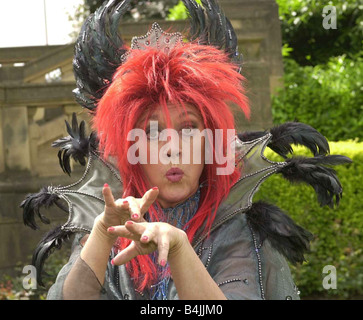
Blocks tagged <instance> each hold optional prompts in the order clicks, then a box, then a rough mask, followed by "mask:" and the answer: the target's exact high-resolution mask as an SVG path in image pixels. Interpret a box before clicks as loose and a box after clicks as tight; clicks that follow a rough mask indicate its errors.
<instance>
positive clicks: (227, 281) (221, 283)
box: [217, 278, 242, 287]
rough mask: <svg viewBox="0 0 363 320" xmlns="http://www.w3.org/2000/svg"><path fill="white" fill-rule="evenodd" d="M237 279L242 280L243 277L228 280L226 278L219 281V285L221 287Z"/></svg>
mask: <svg viewBox="0 0 363 320" xmlns="http://www.w3.org/2000/svg"><path fill="white" fill-rule="evenodd" d="M236 281H242V279H240V278H233V279H228V280H225V281H223V282H220V283H217V286H218V287H220V286H223V285H224V284H227V283H231V282H236Z"/></svg>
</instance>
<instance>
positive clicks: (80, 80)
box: [73, 0, 131, 112]
mask: <svg viewBox="0 0 363 320" xmlns="http://www.w3.org/2000/svg"><path fill="white" fill-rule="evenodd" d="M130 1H131V0H124V1H122V2H121V3H119V1H115V0H111V1H105V2H104V3H103V4H102V6H100V7H99V8H98V9H97V10H96V12H95V13H94V14H91V15H90V16H89V17H88V18H87V19H86V21H85V23H84V24H83V26H82V28H81V31H80V34H79V37H78V39H77V41H76V45H75V54H74V60H73V71H74V75H75V78H76V84H77V89H78V90H77V89H76V90H73V93H74V95H75V98H76V100H77V102H78V103H80V104H81V105H82V106H84V107H85V108H87V109H89V110H91V111H92V112H94V111H95V109H96V105H97V101H98V100H99V99H100V98H101V97H102V95H103V93H104V91H105V90H106V88H107V87H108V85H109V84H110V82H111V81H112V76H113V74H114V72H115V71H116V69H117V67H118V66H119V65H120V64H121V56H122V55H123V54H124V53H125V52H126V51H127V49H126V45H125V43H124V41H123V40H122V38H121V36H120V34H119V32H118V27H119V24H120V21H121V18H122V16H123V15H124V14H125V12H126V10H128V8H129V4H130Z"/></svg>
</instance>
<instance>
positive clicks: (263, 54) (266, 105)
mask: <svg viewBox="0 0 363 320" xmlns="http://www.w3.org/2000/svg"><path fill="white" fill-rule="evenodd" d="M220 3H221V6H222V8H223V10H224V12H225V14H226V16H227V17H228V18H229V19H230V20H231V22H232V25H233V26H234V28H235V31H236V33H237V36H238V39H239V50H240V52H242V53H243V55H244V61H245V64H244V68H243V74H244V76H245V77H246V78H247V80H248V88H247V89H248V96H249V98H250V102H251V109H252V117H251V121H250V122H247V121H246V120H244V119H243V117H241V116H240V115H238V116H236V120H237V125H238V129H239V130H255V129H257V130H261V129H267V128H269V127H270V126H271V125H272V117H271V108H270V95H271V92H273V90H275V88H276V87H277V86H278V85H279V80H280V78H281V76H282V73H283V69H282V57H281V34H280V23H279V20H278V8H277V5H276V3H275V1H274V0H234V1H233V0H220ZM152 22H153V21H150V22H143V23H138V24H134V23H125V24H123V25H122V26H121V28H120V30H121V32H122V35H123V37H124V39H125V40H126V41H129V40H130V39H131V36H135V35H143V34H145V33H146V32H147V30H148V29H149V27H150V26H151V23H152ZM159 23H160V25H161V27H162V28H164V29H166V28H167V27H169V26H170V25H172V26H173V28H174V30H175V31H182V30H183V29H185V27H186V24H185V22H183V21H179V22H164V21H160V22H159ZM72 58H73V44H70V45H64V46H46V47H27V48H0V64H1V67H0V278H1V275H2V273H14V266H15V264H16V263H18V262H19V263H22V264H24V265H25V264H30V261H29V257H30V255H31V254H32V251H33V249H34V247H35V246H36V244H37V243H38V241H39V240H40V239H41V236H42V234H43V232H44V231H45V230H48V227H46V226H42V229H41V230H39V231H33V230H31V229H30V228H28V227H25V226H24V225H23V223H22V211H21V209H20V208H19V204H20V202H21V201H22V200H23V199H24V197H25V195H26V194H28V193H34V192H37V191H38V190H39V189H40V188H41V187H42V186H44V185H49V184H54V185H56V184H62V185H66V184H69V183H71V182H72V181H75V180H76V178H77V175H80V174H81V169H80V168H79V167H77V166H76V167H75V169H76V173H75V174H74V175H72V177H71V178H69V177H67V176H65V175H64V173H63V172H62V170H61V169H60V167H59V164H58V159H57V150H55V149H53V148H51V147H50V144H51V143H52V142H53V141H54V140H56V139H58V138H59V137H62V136H66V135H67V133H66V130H65V125H64V120H66V119H68V120H70V118H71V114H72V112H77V114H78V115H79V117H80V118H81V119H85V120H86V121H87V122H88V119H89V118H88V116H87V115H86V114H85V113H82V109H81V108H80V107H79V106H78V105H77V104H76V103H75V101H74V98H73V95H72V90H73V89H74V88H75V83H74V78H73V73H72V65H71V62H72ZM14 63H23V65H20V66H17V67H15V66H14V65H13V64H14ZM54 70H56V72H58V73H59V72H61V78H60V79H53V81H51V82H49V81H48V82H47V81H46V79H47V78H46V77H47V76H46V75H48V76H49V74H50V73H51V72H54ZM48 79H49V77H48ZM64 219H65V217H64V215H62V214H60V213H59V212H57V211H56V210H55V211H54V212H52V213H51V220H52V224H53V225H55V224H58V223H61V222H62V221H63V220H64Z"/></svg>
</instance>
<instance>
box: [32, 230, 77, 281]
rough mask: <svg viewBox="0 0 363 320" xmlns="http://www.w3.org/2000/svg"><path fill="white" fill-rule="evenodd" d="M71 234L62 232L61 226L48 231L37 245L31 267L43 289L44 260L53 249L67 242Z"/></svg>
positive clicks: (59, 247)
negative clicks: (34, 269) (35, 271)
mask: <svg viewBox="0 0 363 320" xmlns="http://www.w3.org/2000/svg"><path fill="white" fill-rule="evenodd" d="M71 234H72V233H71V232H69V231H63V230H62V228H61V226H58V227H56V228H55V229H53V230H51V231H49V232H48V233H47V234H46V235H45V236H44V237H43V238H42V240H41V241H40V242H39V243H38V245H37V247H36V249H35V251H34V253H33V258H32V265H33V266H35V268H36V270H37V282H38V284H39V285H40V286H42V287H44V283H43V274H44V273H43V267H44V262H45V260H46V259H47V258H48V257H49V256H50V255H51V254H52V253H53V252H54V250H55V249H61V247H62V244H63V243H64V242H65V241H67V240H69V238H70V236H71Z"/></svg>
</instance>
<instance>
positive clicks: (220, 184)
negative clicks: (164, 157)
mask: <svg viewBox="0 0 363 320" xmlns="http://www.w3.org/2000/svg"><path fill="white" fill-rule="evenodd" d="M243 81H244V78H243V76H242V75H241V74H239V73H238V72H237V67H236V65H234V64H233V63H232V62H231V61H230V59H229V58H228V56H227V54H225V53H224V52H222V51H221V50H219V49H217V48H214V47H212V46H206V45H199V44H197V40H195V41H193V42H189V43H184V44H183V45H178V46H175V47H173V48H171V49H170V50H169V51H168V52H164V51H163V50H157V49H156V48H153V47H150V48H147V49H145V50H137V49H133V50H132V52H131V54H130V55H129V56H128V59H127V60H126V61H125V62H124V63H123V64H122V65H121V66H120V67H119V68H118V69H117V71H116V73H115V75H114V77H113V81H112V83H111V84H110V85H109V87H108V88H107V90H106V92H105V94H104V95H103V97H102V99H101V100H100V101H99V103H98V106H97V113H96V115H95V117H94V123H93V125H94V128H95V129H96V130H97V132H98V136H99V140H100V141H99V142H100V150H102V151H103V152H104V156H105V157H106V158H107V157H108V156H111V155H112V156H115V157H116V158H117V161H118V168H119V170H120V174H121V178H122V181H123V182H124V186H123V187H124V189H123V197H127V196H134V197H141V196H142V195H143V194H144V193H145V192H146V191H147V190H149V188H150V187H152V186H149V185H147V182H146V181H147V179H145V177H144V175H143V174H144V173H143V171H142V169H141V167H140V165H139V164H136V165H135V164H134V165H132V164H130V163H129V161H128V159H127V151H128V149H129V147H130V146H131V145H132V143H133V142H132V141H127V135H128V133H129V132H130V130H132V129H134V128H135V125H136V123H137V121H138V120H139V119H140V117H141V116H142V115H145V113H146V114H147V118H148V117H150V116H151V115H152V113H153V111H154V110H155V109H156V108H160V107H161V108H163V111H164V114H165V116H166V118H167V121H168V123H170V119H168V107H167V104H169V103H172V104H175V105H178V106H181V112H182V110H183V108H184V106H185V104H186V103H188V104H190V105H193V106H194V107H195V108H196V109H197V110H198V111H199V113H200V116H201V118H202V119H203V121H204V126H205V128H209V129H211V131H212V132H215V129H222V130H223V137H226V134H224V133H225V132H226V130H227V129H234V128H235V123H234V116H233V112H232V110H231V108H230V106H229V105H227V102H232V103H234V104H236V105H237V106H239V107H240V108H241V110H242V112H243V113H244V114H245V116H246V117H247V118H249V106H248V101H247V98H246V96H245V91H244V88H243ZM146 120H148V119H146ZM223 142H224V145H223V148H224V150H225V148H226V144H227V141H226V140H224V141H223ZM211 145H212V144H211ZM218 166H219V165H217V164H215V163H213V164H205V166H204V170H203V173H202V176H201V177H200V182H205V181H207V184H206V187H204V188H202V189H201V197H200V202H199V208H198V211H197V213H196V214H195V216H194V217H193V218H192V220H191V221H190V222H189V224H188V226H189V227H188V229H187V235H188V238H189V240H190V241H192V240H193V236H194V235H195V232H196V231H197V230H198V229H199V228H201V227H202V225H203V223H204V222H205V221H206V224H205V228H206V229H207V230H209V229H210V227H211V225H212V223H213V221H214V218H215V215H216V211H217V209H218V207H219V204H220V203H221V202H222V201H223V199H224V198H225V197H226V196H227V195H228V193H229V190H230V188H231V186H232V185H233V184H234V183H235V182H236V181H237V180H238V178H239V176H240V172H239V170H238V169H236V170H235V171H234V172H233V174H231V175H216V168H217V167H218ZM156 205H157V206H159V204H156ZM157 212H158V211H157V210H156V208H154V207H153V206H151V207H150V209H149V216H150V219H151V221H159V219H158V216H157ZM159 212H160V211H159ZM120 243H121V249H122V248H125V247H126V246H127V245H128V244H129V243H130V241H127V240H126V239H121V241H120ZM127 270H128V272H129V273H130V275H131V277H132V278H133V279H134V281H135V284H136V285H137V287H138V289H139V290H140V291H142V290H143V289H145V288H146V287H149V286H150V285H151V284H153V282H154V281H155V280H156V272H155V270H156V266H155V265H154V264H153V262H152V261H151V259H150V258H149V256H138V257H136V258H135V259H133V260H131V261H130V262H129V263H128V264H127Z"/></svg>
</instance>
